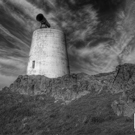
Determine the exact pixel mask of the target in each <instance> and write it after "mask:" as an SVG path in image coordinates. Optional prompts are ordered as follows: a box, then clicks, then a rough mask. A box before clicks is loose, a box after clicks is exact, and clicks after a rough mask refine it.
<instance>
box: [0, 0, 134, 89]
mask: <svg viewBox="0 0 135 135" xmlns="http://www.w3.org/2000/svg"><path fill="white" fill-rule="evenodd" d="M38 13H43V14H44V16H45V17H46V18H47V20H48V21H49V22H50V24H51V26H52V28H56V29H61V30H63V31H64V32H65V34H66V38H67V46H68V55H69V62H70V70H71V72H75V73H78V72H85V73H87V74H90V75H92V74H98V73H103V72H110V71H113V70H114V69H115V67H116V66H117V65H118V64H122V63H135V56H134V55H135V52H134V51H135V49H134V48H135V42H134V41H135V38H134V35H135V33H134V32H135V18H134V15H135V1H134V0H0V88H2V87H4V86H6V85H9V84H10V83H12V82H13V81H14V80H15V79H16V77H17V76H18V75H20V74H22V75H23V74H26V68H27V62H28V55H29V51H30V46H31V37H32V33H33V31H34V30H35V29H37V28H39V26H40V24H39V23H38V22H37V21H36V19H35V18H36V15H37V14H38Z"/></svg>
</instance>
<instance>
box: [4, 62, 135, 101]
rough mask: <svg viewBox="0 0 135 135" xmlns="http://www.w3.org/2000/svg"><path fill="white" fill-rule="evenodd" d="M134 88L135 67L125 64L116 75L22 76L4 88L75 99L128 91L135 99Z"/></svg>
mask: <svg viewBox="0 0 135 135" xmlns="http://www.w3.org/2000/svg"><path fill="white" fill-rule="evenodd" d="M134 88H135V65H133V64H124V65H119V66H117V67H116V70H115V71H114V72H110V73H102V74H98V75H92V76H89V75H87V74H84V73H80V74H71V75H65V76H63V77H59V78H56V79H49V78H47V77H45V76H40V75H38V76H34V75H33V76H28V75H24V76H22V75H20V76H19V77H18V78H17V79H16V80H15V82H14V83H13V84H11V85H10V87H9V88H7V87H6V88H4V89H9V90H10V91H12V92H19V93H20V94H27V95H40V94H51V95H53V96H54V97H55V98H57V99H59V98H63V100H72V99H75V97H77V96H78V95H79V94H82V95H85V94H86V93H91V92H97V93H100V92H102V91H106V92H110V93H121V92H125V93H126V94H128V96H129V97H130V98H132V99H133V98H134V95H133V94H134ZM4 89H3V90H4ZM130 93H132V94H130ZM63 96H65V97H63Z"/></svg>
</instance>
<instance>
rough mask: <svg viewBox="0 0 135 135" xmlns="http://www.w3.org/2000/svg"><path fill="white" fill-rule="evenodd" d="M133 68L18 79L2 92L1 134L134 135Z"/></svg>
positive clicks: (0, 99) (134, 98)
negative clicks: (56, 76)
mask: <svg viewBox="0 0 135 135" xmlns="http://www.w3.org/2000/svg"><path fill="white" fill-rule="evenodd" d="M134 88H135V65H133V64H124V65H119V66H117V68H116V70H115V71H114V72H110V73H104V74H103V73H102V74H98V75H93V76H89V75H87V74H83V73H80V74H71V75H70V76H68V75H65V76H63V77H59V78H56V79H49V78H47V77H45V76H27V75H24V76H19V77H18V78H17V79H16V80H15V82H14V83H13V84H11V85H10V87H5V88H3V90H2V91H1V92H0V133H1V134H2V135H6V134H10V135H12V134H13V135H18V134H19V135H22V134H26V135H27V134H28V135H44V134H45V135H69V134H70V135H79V134H80V135H83V134H86V135H89V134H90V135H97V134H100V135H118V134H119V135H129V134H131V135H133V134H134V131H133V113H135V90H134Z"/></svg>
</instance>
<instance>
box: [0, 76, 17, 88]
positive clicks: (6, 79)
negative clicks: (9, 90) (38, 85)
mask: <svg viewBox="0 0 135 135" xmlns="http://www.w3.org/2000/svg"><path fill="white" fill-rule="evenodd" d="M15 79H16V77H13V76H6V75H2V74H0V89H2V88H3V87H5V86H9V85H10V84H11V83H13V82H14V81H15Z"/></svg>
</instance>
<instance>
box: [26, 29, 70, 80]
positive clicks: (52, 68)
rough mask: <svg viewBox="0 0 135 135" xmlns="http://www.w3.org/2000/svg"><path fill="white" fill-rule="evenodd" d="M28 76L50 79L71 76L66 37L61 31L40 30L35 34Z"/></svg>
mask: <svg viewBox="0 0 135 135" xmlns="http://www.w3.org/2000/svg"><path fill="white" fill-rule="evenodd" d="M27 74H28V75H45V76H46V77H48V78H57V77H61V76H63V75H65V74H69V66H68V57H67V49H66V42H65V35H64V33H63V32H62V31H61V30H57V29H51V28H40V29H37V30H35V31H34V32H33V37H32V43H31V49H30V54H29V62H28V67H27Z"/></svg>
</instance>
